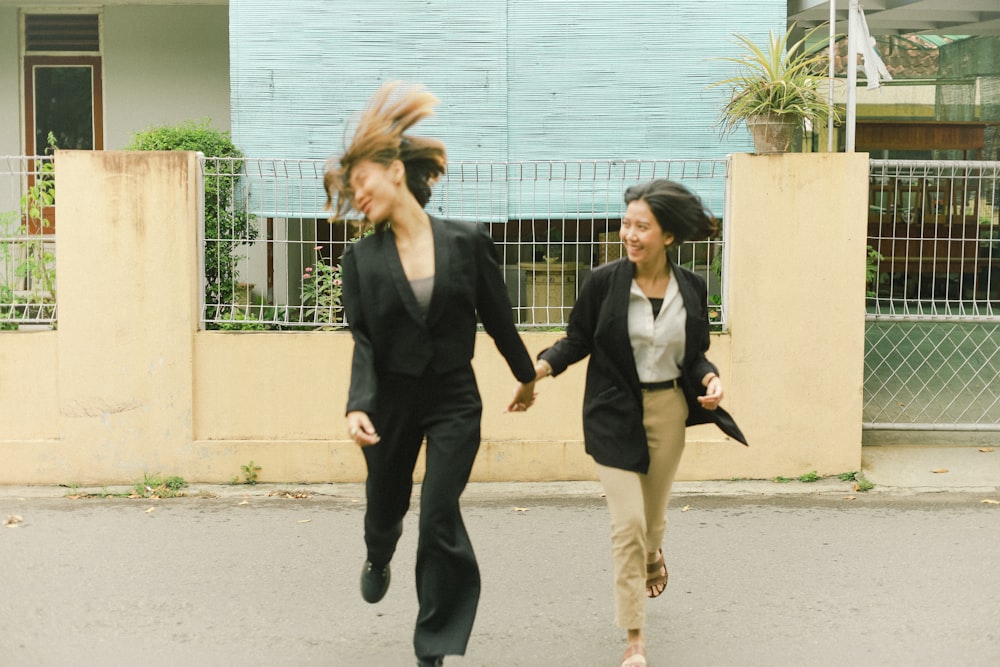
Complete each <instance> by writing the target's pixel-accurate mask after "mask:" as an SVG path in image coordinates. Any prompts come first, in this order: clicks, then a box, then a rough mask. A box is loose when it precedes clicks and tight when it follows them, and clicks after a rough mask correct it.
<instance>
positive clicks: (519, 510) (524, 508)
mask: <svg viewBox="0 0 1000 667" xmlns="http://www.w3.org/2000/svg"><path fill="white" fill-rule="evenodd" d="M514 511H515V512H527V511H528V508H527V507H515V508H514Z"/></svg>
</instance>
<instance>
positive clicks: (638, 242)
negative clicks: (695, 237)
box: [620, 199, 674, 267]
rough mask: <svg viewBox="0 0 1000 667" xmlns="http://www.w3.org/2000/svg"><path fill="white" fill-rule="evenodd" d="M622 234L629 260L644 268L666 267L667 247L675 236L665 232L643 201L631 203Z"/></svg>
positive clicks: (638, 200)
mask: <svg viewBox="0 0 1000 667" xmlns="http://www.w3.org/2000/svg"><path fill="white" fill-rule="evenodd" d="M620 234H621V240H622V245H623V246H625V252H626V253H628V258H629V260H630V261H632V262H633V263H635V264H637V265H639V266H643V267H656V266H662V265H664V264H665V263H666V261H667V259H666V254H667V246H668V245H670V244H671V243H673V241H674V235H673V234H671V233H670V232H665V231H663V228H662V227H660V225H659V223H658V222H657V221H656V217H655V216H654V215H653V211H652V210H650V208H649V204H647V203H646V202H645V201H643V200H642V199H636V200H635V201H633V202H630V203H629V205H628V207H627V208H626V209H625V217H624V218H622V227H621V232H620Z"/></svg>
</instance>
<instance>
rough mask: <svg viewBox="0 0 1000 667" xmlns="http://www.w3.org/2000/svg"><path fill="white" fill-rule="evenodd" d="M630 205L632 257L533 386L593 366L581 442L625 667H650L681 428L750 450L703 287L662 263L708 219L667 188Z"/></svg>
mask: <svg viewBox="0 0 1000 667" xmlns="http://www.w3.org/2000/svg"><path fill="white" fill-rule="evenodd" d="M625 203H626V204H627V207H626V210H625V216H624V218H623V219H622V226H621V241H622V244H623V245H624V247H625V251H626V253H627V257H624V258H622V259H620V260H617V261H615V262H612V263H610V264H606V265H604V266H601V267H599V268H597V269H596V270H595V271H594V272H593V273H592V274H591V276H590V278H589V279H588V280H587V282H586V283H585V284H584V285H583V287H582V289H581V291H580V295H579V298H578V300H577V303H576V305H575V306H574V307H573V311H572V312H571V313H570V317H569V323H568V325H567V327H566V336H565V338H562V339H560V340H559V341H558V342H556V344H555V345H553V346H552V347H550V348H548V349H547V350H545V351H543V352H542V353H541V354H540V355H539V361H538V363H537V364H536V365H535V370H536V380H537V379H541V378H543V377H545V376H546V375H552V376H555V375H558V374H559V373H561V372H562V371H564V370H565V369H566V367H567V366H569V365H570V364H572V363H575V362H577V361H580V360H581V359H583V358H584V357H586V356H588V355H589V356H590V362H589V364H588V367H587V384H586V389H585V390H584V401H583V403H584V404H583V432H584V441H585V446H586V450H587V453H588V454H590V455H591V456H592V457H593V458H594V460H595V461H596V463H597V470H598V476H599V477H600V479H601V482H602V484H603V486H604V489H605V495H606V497H607V501H608V508H609V509H610V513H611V544H612V560H613V563H614V585H615V622H616V624H617V625H618V626H619V627H622V628H625V629H626V630H627V642H628V644H627V647H626V650H625V655H624V656H623V658H622V667H644V666H645V665H646V651H645V637H644V633H643V626H644V624H645V601H646V598H647V597H649V598H655V597H657V596H658V595H660V594H661V593H662V592H663V590H664V589H665V588H666V585H667V568H666V564H665V563H664V561H663V550H662V548H661V546H662V544H663V536H664V532H665V530H666V509H667V502H668V500H669V496H670V487H671V484H672V483H673V478H674V474H675V472H676V471H677V466H678V464H679V463H680V459H681V454H682V453H683V451H684V428H685V425H691V424H701V423H706V422H714V423H716V424H718V426H719V427H720V428H721V429H722V430H723V431H724V432H725V433H726V434H728V435H729V436H731V437H732V438H734V439H735V440H738V441H739V442H742V443H744V444H746V440H745V438H744V437H743V434H742V433H741V432H740V430H739V428H738V427H737V426H736V424H735V422H734V421H733V420H732V418H731V417H730V416H729V414H727V413H726V412H725V411H724V410H723V409H722V408H720V407H719V401H721V400H722V381H721V380H720V379H719V372H718V369H717V368H716V367H715V365H714V364H712V363H711V362H710V361H709V360H708V359H707V358H706V357H705V352H706V351H707V350H708V345H709V323H708V307H707V298H706V290H705V281H704V280H703V279H702V278H701V277H700V276H698V275H697V274H695V273H693V272H691V271H688V270H686V269H684V268H682V267H680V266H677V264H675V263H674V262H673V260H672V259H671V258H670V256H669V254H668V253H667V250H668V248H670V247H672V246H675V245H678V244H680V243H683V242H684V241H687V240H697V239H704V238H707V237H708V236H709V235H710V234H711V233H712V232H713V231H714V230H715V223H714V220H713V218H712V217H711V215H710V214H709V213H708V211H706V210H705V208H704V206H703V205H702V202H701V200H700V199H699V198H698V197H697V196H696V195H694V194H693V193H692V192H690V191H689V190H687V189H686V188H685V187H684V186H682V185H680V184H678V183H674V182H672V181H667V180H656V181H652V182H650V183H646V184H643V185H637V186H633V187H630V188H629V189H628V190H626V191H625ZM527 389H528V385H522V386H521V390H522V391H527Z"/></svg>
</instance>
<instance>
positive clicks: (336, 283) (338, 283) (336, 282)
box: [333, 278, 340, 287]
mask: <svg viewBox="0 0 1000 667" xmlns="http://www.w3.org/2000/svg"><path fill="white" fill-rule="evenodd" d="M333 284H334V285H337V286H338V287H339V286H340V278H335V279H334V281H333Z"/></svg>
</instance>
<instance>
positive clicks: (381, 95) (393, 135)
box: [323, 81, 448, 225]
mask: <svg viewBox="0 0 1000 667" xmlns="http://www.w3.org/2000/svg"><path fill="white" fill-rule="evenodd" d="M401 85H402V84H401V82H399V81H390V82H389V83H386V84H384V85H383V86H382V87H381V88H380V89H379V90H378V92H376V93H375V94H374V95H373V96H372V98H371V100H369V102H368V106H367V108H366V109H365V110H364V112H363V113H362V114H361V118H360V119H359V120H358V124H357V128H356V129H355V131H354V136H353V137H352V139H351V142H350V144H349V145H348V146H347V148H345V149H344V152H343V154H341V156H340V157H339V159H334V158H330V160H328V161H327V165H326V173H325V174H324V175H323V186H324V187H325V188H326V208H327V210H329V211H331V212H332V215H331V220H332V219H336V218H339V217H341V216H343V215H344V214H345V213H347V212H348V211H350V210H351V208H353V206H354V191H353V190H352V189H351V184H350V181H351V170H352V169H353V168H354V167H355V166H357V164H358V163H359V162H362V161H364V160H370V161H372V162H376V163H378V164H381V165H384V166H389V165H390V164H392V161H393V160H399V161H401V162H402V163H403V167H404V168H405V170H406V187H407V188H408V189H409V191H410V192H411V193H412V194H413V196H414V197H415V198H416V200H417V202H419V203H420V206H426V205H427V202H428V201H430V198H431V188H432V187H433V185H434V183H435V182H436V181H437V179H438V178H440V177H441V175H442V174H443V173H444V170H445V167H446V165H447V163H448V159H447V154H446V151H445V147H444V144H443V143H441V142H440V141H438V140H437V139H430V138H427V137H414V136H411V135H409V134H405V132H406V131H407V130H408V129H410V128H411V127H413V126H414V125H416V124H417V123H418V122H420V121H421V120H423V119H424V118H426V117H428V116H432V115H433V114H434V105H436V104H437V103H438V99H437V98H436V97H434V95H432V94H431V93H429V92H427V91H426V90H424V89H423V87H422V86H419V85H418V86H410V87H407V88H405V89H404V90H403V91H402V93H401V94H400V95H399V96H398V98H397V99H393V93H394V92H395V91H396V90H397V89H398V88H399V87H400V86H401ZM367 224H371V223H370V222H369V223H366V225H367Z"/></svg>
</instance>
